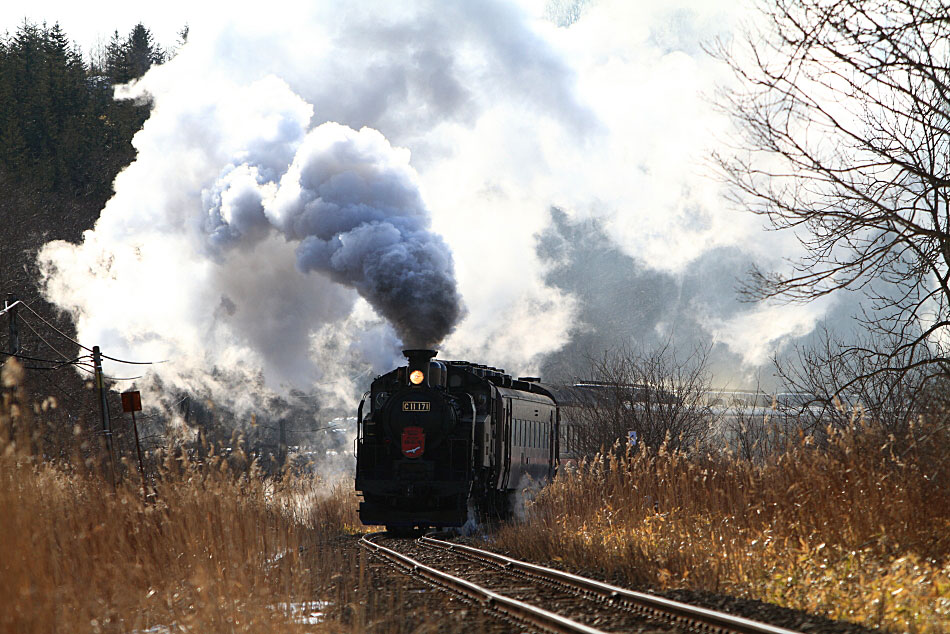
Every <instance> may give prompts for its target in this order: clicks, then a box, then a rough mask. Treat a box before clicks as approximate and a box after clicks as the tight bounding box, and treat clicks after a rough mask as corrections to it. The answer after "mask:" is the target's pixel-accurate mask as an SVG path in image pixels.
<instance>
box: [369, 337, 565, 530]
mask: <svg viewBox="0 0 950 634" xmlns="http://www.w3.org/2000/svg"><path fill="white" fill-rule="evenodd" d="M403 354H404V355H406V358H407V359H408V365H406V366H403V367H400V368H396V369H395V370H393V371H391V372H389V373H387V374H384V375H382V376H379V377H377V378H376V380H374V381H373V383H372V386H371V388H370V390H369V391H368V392H367V393H366V394H365V395H364V396H363V399H362V401H361V402H360V406H359V411H358V420H359V433H358V437H357V441H356V442H357V444H356V490H357V491H359V492H361V493H362V498H363V499H362V502H361V503H360V506H359V515H360V520H361V521H362V522H363V524H367V525H385V526H386V528H387V530H390V531H392V532H411V531H412V530H414V529H421V528H426V527H453V526H462V525H463V524H464V523H465V522H466V521H467V518H468V515H469V510H470V509H471V510H472V511H474V512H475V513H476V514H477V515H478V516H479V517H481V518H492V517H494V518H505V517H507V516H508V515H509V514H510V513H511V503H512V497H513V494H514V492H515V491H517V490H518V489H519V488H521V487H523V486H525V485H526V484H527V483H529V482H531V481H533V482H543V481H545V480H547V479H550V478H551V477H553V476H554V474H555V471H556V470H557V468H558V464H559V462H560V461H561V460H563V459H566V458H567V457H569V455H568V452H567V451H566V449H567V447H566V444H567V443H566V440H567V439H568V437H569V436H570V432H571V430H570V429H569V427H570V426H569V425H568V423H567V422H566V421H562V420H561V419H560V417H561V410H560V408H559V407H558V400H557V389H556V388H554V387H551V386H546V385H542V384H541V383H540V382H539V380H538V379H537V378H533V377H522V378H519V379H513V378H512V377H511V376H509V375H507V374H505V373H504V371H502V370H498V369H496V368H492V367H488V366H484V365H477V364H474V363H469V362H467V361H440V360H436V359H435V356H436V351H434V350H404V351H403Z"/></svg>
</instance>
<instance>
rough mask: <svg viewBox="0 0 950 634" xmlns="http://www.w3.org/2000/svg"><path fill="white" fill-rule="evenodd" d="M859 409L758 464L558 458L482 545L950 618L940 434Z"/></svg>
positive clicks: (694, 584) (907, 624)
mask: <svg viewBox="0 0 950 634" xmlns="http://www.w3.org/2000/svg"><path fill="white" fill-rule="evenodd" d="M912 433H913V435H914V437H915V438H916V441H910V442H902V443H897V442H896V441H895V440H894V439H893V438H891V437H889V436H887V435H886V434H885V433H883V432H882V431H880V430H879V429H877V428H875V427H874V426H866V425H863V424H861V423H860V422H858V423H857V424H856V425H855V427H854V428H853V429H851V430H848V431H844V432H838V433H835V434H834V435H833V436H832V438H831V441H830V442H829V443H828V445H827V446H825V447H822V448H818V447H816V446H815V443H813V442H812V440H811V439H810V438H802V439H801V442H799V443H798V444H797V446H793V447H789V448H788V449H787V450H786V451H785V452H784V453H783V454H781V455H776V456H774V457H772V458H771V459H769V460H767V461H765V462H764V463H762V464H759V465H756V464H751V463H750V462H748V461H744V460H737V459H734V458H730V457H728V456H723V455H717V456H703V457H697V456H694V457H687V456H685V455H682V454H677V453H670V452H667V451H664V450H662V449H661V450H659V451H650V450H647V449H641V450H640V451H638V452H637V453H635V454H633V455H627V456H623V457H619V458H618V457H613V458H602V459H597V460H593V461H590V462H588V463H586V464H583V465H581V466H580V468H579V469H578V470H577V471H576V472H574V473H562V474H561V475H560V476H559V477H558V479H557V480H556V481H555V482H554V483H553V484H552V485H551V486H549V487H547V488H546V489H544V490H543V491H542V492H541V494H540V495H539V496H538V497H537V498H536V499H535V501H534V502H533V503H532V504H531V506H530V507H529V512H528V519H527V520H526V522H525V523H523V524H520V525H512V526H509V527H507V528H506V529H505V530H503V531H502V533H501V535H500V538H499V540H498V542H497V544H498V545H499V546H501V547H503V548H506V549H508V550H510V551H512V552H514V553H518V554H520V555H522V556H526V557H531V558H534V559H536V560H559V561H563V562H564V563H565V564H567V565H569V566H572V567H577V568H582V569H587V570H592V569H593V570H598V571H600V572H601V573H603V574H605V575H606V576H608V577H611V578H613V579H616V580H622V581H624V582H626V583H629V584H632V585H635V586H639V587H652V588H656V589H678V588H688V589H694V590H706V591H712V592H717V593H723V594H730V595H735V596H741V597H748V598H754V599H760V600H763V601H768V602H772V603H777V604H780V605H784V606H788V607H791V608H797V609H802V610H807V611H810V612H813V613H819V614H822V615H827V616H829V617H832V618H835V619H846V620H850V621H855V622H858V623H862V624H865V625H869V626H876V627H884V628H886V629H888V630H892V631H898V632H928V633H929V632H933V633H936V632H948V631H950V491H948V486H950V453H948V449H950V433H948V432H947V429H946V424H945V422H942V427H941V426H940V425H938V426H927V427H926V428H925V427H924V426H923V425H921V426H918V427H917V428H916V429H914V430H913V431H912Z"/></svg>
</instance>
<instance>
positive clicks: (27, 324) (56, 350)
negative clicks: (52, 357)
mask: <svg viewBox="0 0 950 634" xmlns="http://www.w3.org/2000/svg"><path fill="white" fill-rule="evenodd" d="M20 321H21V322H23V325H25V326H26V327H27V328H29V329H30V331H32V333H33V334H34V335H36V336H37V337H39V338H40V341H42V342H43V343H45V344H46V345H47V346H49V347H50V348H51V349H52V350H53V352H55V353H56V354H58V355H59V356H61V357H62V358H63V360H66V359H68V358H69V356H68V355H65V354H63V353H62V351H60V350H58V349H57V348H56V347H55V346H54V345H53V344H51V343H50V342H49V341H47V340H46V339H44V338H43V335H41V334H40V333H38V332H36V328H34V327H33V326H31V325H30V322H28V321H27V320H25V319H23V316H22V315H21V316H20Z"/></svg>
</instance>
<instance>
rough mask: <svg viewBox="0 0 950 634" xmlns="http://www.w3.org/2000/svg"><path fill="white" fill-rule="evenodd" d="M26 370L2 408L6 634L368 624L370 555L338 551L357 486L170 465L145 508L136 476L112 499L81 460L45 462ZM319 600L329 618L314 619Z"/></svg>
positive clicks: (352, 521) (2, 614)
mask: <svg viewBox="0 0 950 634" xmlns="http://www.w3.org/2000/svg"><path fill="white" fill-rule="evenodd" d="M17 374H18V372H16V371H11V368H10V365H9V364H8V365H7V366H5V367H4V371H3V379H4V383H5V386H4V393H3V399H4V400H3V404H2V405H0V631H5V632H136V631H138V632H145V631H148V632H153V633H158V632H179V631H190V632H219V631H220V632H225V631H226V632H234V631H241V632H256V631H260V632H274V631H281V632H295V631H300V632H303V631H308V632H314V631H317V632H319V631H335V632H338V631H361V630H363V629H364V627H365V626H366V624H367V619H369V618H371V616H370V615H366V614H359V613H358V612H359V610H360V609H361V608H360V607H359V606H360V603H361V597H360V596H357V593H358V591H357V590H354V588H356V587H357V586H359V585H360V583H359V579H360V576H361V575H362V574H364V571H363V566H361V565H360V561H359V559H360V557H353V556H352V552H351V553H350V555H349V556H346V555H344V554H343V552H342V551H341V549H340V548H339V545H338V544H332V543H330V540H332V539H333V538H334V537H336V536H338V535H340V534H341V533H343V532H344V531H346V530H351V529H352V528H353V527H354V526H355V525H356V524H357V523H358V521H357V519H356V516H355V504H354V502H353V494H352V492H351V490H350V489H349V487H342V486H341V487H337V488H335V489H331V488H330V487H327V486H326V485H324V484H321V483H320V482H318V481H314V480H313V479H309V478H301V477H287V478H284V479H283V480H281V481H279V482H278V481H274V480H273V479H264V478H262V477H260V475H259V474H258V473H256V472H255V470H254V467H253V466H252V467H251V468H250V469H246V470H244V471H243V472H235V471H234V470H233V469H232V468H230V467H228V466H227V463H226V462H225V461H223V460H221V459H219V458H215V457H213V456H212V457H211V458H209V459H207V460H203V461H202V462H201V463H200V464H199V463H196V462H194V461H189V460H188V459H187V458H186V457H177V458H176V457H173V456H168V457H167V458H166V459H165V460H164V462H163V464H162V466H161V467H160V468H159V470H158V474H157V475H158V477H157V479H156V484H155V500H156V501H155V503H153V504H148V505H145V504H143V499H142V490H141V482H140V481H139V480H137V479H136V478H134V475H135V470H134V469H127V470H126V471H127V473H129V474H130V475H129V477H128V480H127V482H126V483H125V484H122V485H120V486H119V487H118V490H117V491H116V492H115V493H113V492H112V490H111V486H110V485H108V484H106V480H105V479H103V478H101V477H99V476H98V475H96V474H95V473H94V469H93V468H92V466H91V465H90V463H88V462H83V461H82V460H79V459H78V457H77V458H76V459H74V460H73V461H71V462H70V463H69V464H56V465H54V464H49V463H47V462H44V461H42V460H40V459H39V458H38V456H41V455H42V448H41V447H37V446H36V445H37V439H38V438H39V437H40V436H41V434H38V433H37V430H40V429H41V428H42V426H43V425H44V424H46V422H44V412H43V409H41V408H39V407H37V408H36V411H35V412H34V411H33V408H32V407H31V406H29V405H26V406H24V405H23V404H24V403H26V402H27V401H26V398H25V395H24V394H23V393H22V391H20V390H18V389H17V387H16V384H17V378H18V377H17ZM321 601H328V602H329V604H330V606H332V607H331V609H330V610H329V612H330V614H329V616H326V617H324V618H328V619H329V621H330V622H324V623H320V624H313V623H306V620H307V618H306V617H307V616H308V615H309V614H310V613H312V612H324V611H326V610H327V608H326V606H325V605H324V604H323V603H320V602H321ZM363 603H365V601H363ZM344 605H350V606H352V605H355V606H357V607H356V610H355V611H354V610H352V609H349V611H348V612H347V610H344V611H343V612H341V607H343V606H344ZM388 607H389V608H392V607H393V606H388ZM341 614H345V616H344V617H342V621H345V623H343V622H340V621H339V620H337V619H338V618H341V616H340V615H341ZM334 615H335V616H334ZM313 620H315V619H311V621H313ZM334 621H335V622H334Z"/></svg>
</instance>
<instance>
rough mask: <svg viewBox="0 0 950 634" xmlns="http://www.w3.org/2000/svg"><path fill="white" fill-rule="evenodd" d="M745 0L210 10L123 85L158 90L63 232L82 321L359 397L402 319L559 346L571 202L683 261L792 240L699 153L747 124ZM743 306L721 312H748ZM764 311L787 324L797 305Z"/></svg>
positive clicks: (425, 331) (187, 354) (57, 257)
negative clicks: (756, 213)
mask: <svg viewBox="0 0 950 634" xmlns="http://www.w3.org/2000/svg"><path fill="white" fill-rule="evenodd" d="M192 10H193V11H194V12H197V11H199V9H197V8H193V9H192ZM741 11H742V7H735V6H733V5H732V4H729V5H728V6H727V5H723V6H717V5H711V4H708V3H705V2H701V1H699V0H678V1H676V2H673V3H659V2H656V3H639V2H638V3H631V2H627V1H625V0H602V1H597V0H590V1H589V2H585V1H582V0H577V1H574V2H569V1H564V2H527V1H526V2H523V3H517V2H511V1H507V0H506V1H502V0H485V1H483V2H478V3H474V2H461V1H459V2H442V1H436V0H417V1H413V2H405V3H389V2H369V3H364V2H361V3H352V2H343V1H333V0H325V1H322V2H318V3H309V4H306V5H301V4H299V3H286V4H285V3H283V2H281V1H280V0H278V1H275V2H272V3H269V4H268V5H267V10H266V11H265V10H263V9H262V7H261V6H260V5H249V6H243V5H236V6H235V7H233V10H232V11H231V12H230V13H221V12H217V11H214V12H211V11H210V10H209V11H208V13H206V14H203V15H202V14H198V13H192V14H190V15H189V17H188V20H189V23H190V27H191V28H190V33H189V42H188V43H187V44H186V45H185V46H184V47H183V48H182V49H181V51H180V52H179V54H178V55H177V57H175V58H174V59H172V60H171V61H169V62H167V63H166V64H164V65H162V66H159V67H156V68H153V69H152V70H151V71H149V73H148V74H147V75H146V76H145V77H144V78H142V79H141V80H140V81H138V82H136V83H134V84H133V85H130V86H128V87H122V88H120V89H119V90H118V91H117V94H118V95H119V96H120V97H122V98H134V99H138V98H149V99H151V101H152V104H153V110H152V113H151V116H150V118H149V119H148V121H147V122H146V124H145V126H144V128H143V129H142V130H141V131H140V132H139V133H138V134H137V135H136V136H135V139H134V145H135V147H136V149H137V150H138V157H137V159H136V161H135V162H134V163H133V164H132V165H130V166H129V167H128V168H127V169H126V170H124V171H123V172H122V173H121V174H120V175H119V177H118V178H117V179H116V182H115V195H114V197H113V198H112V199H111V200H110V201H109V202H108V204H107V205H106V207H105V208H104V209H103V210H102V214H101V217H100V219H99V221H98V223H97V224H96V227H95V229H94V230H93V231H90V232H87V233H86V235H85V236H84V240H83V242H82V244H79V245H72V244H66V243H61V242H58V243H51V244H49V245H47V246H46V248H45V249H44V250H43V252H42V253H41V256H40V260H41V264H42V265H43V267H44V270H45V271H46V282H47V293H48V296H49V298H50V299H51V300H52V301H54V302H55V303H57V304H58V305H60V306H61V307H63V308H64V309H66V310H68V311H70V312H72V313H73V314H74V315H75V317H76V320H77V324H78V332H79V337H80V339H81V340H83V341H84V342H89V343H95V344H99V345H101V346H102V347H103V349H104V350H106V351H107V352H109V353H110V354H112V355H113V356H119V357H126V358H138V359H142V358H147V359H169V360H170V362H169V363H167V364H163V365H161V366H158V367H157V368H156V370H155V371H156V372H157V373H158V374H159V375H160V376H161V378H162V380H163V382H164V383H165V384H171V385H176V386H179V387H183V388H188V387H190V388H194V387H195V386H201V387H203V388H205V389H208V390H211V391H212V392H214V393H216V394H217V396H218V397H220V398H222V399H224V400H229V401H231V402H232V403H237V404H238V405H250V404H251V403H250V402H251V401H254V400H255V399H256V398H257V396H256V393H254V392H253V391H251V392H247V393H244V392H242V393H241V394H240V395H238V394H236V393H234V392H233V391H229V386H232V385H233V384H234V379H235V378H239V379H240V381H242V382H243V383H242V384H243V385H245V386H255V387H254V389H255V390H261V391H270V392H281V391H286V390H287V389H289V388H292V387H296V388H299V389H303V390H305V391H316V392H318V393H320V394H322V395H323V396H324V397H326V398H327V399H328V401H329V402H335V403H339V404H345V405H350V404H351V403H352V399H353V397H354V395H356V394H358V389H359V387H358V386H364V387H365V384H366V383H367V382H368V379H369V378H371V375H372V373H373V372H381V371H385V370H387V369H389V368H391V367H392V365H393V364H394V363H396V362H397V361H398V359H399V358H400V355H399V352H398V351H399V349H400V346H401V344H406V345H409V346H434V345H437V344H440V343H441V346H442V356H443V357H448V358H465V357H468V358H472V359H473V360H475V361H478V362H487V363H491V364H493V365H498V366H501V365H505V366H507V367H508V368H509V370H511V371H513V372H520V373H530V372H533V371H536V369H537V367H538V366H539V364H540V362H541V361H542V360H543V359H544V358H545V355H548V354H550V353H552V352H554V351H557V350H558V349H560V348H561V347H562V346H563V345H564V344H565V343H566V342H567V341H568V340H569V339H570V337H571V335H572V333H573V332H574V331H575V330H576V329H578V328H581V329H582V328H584V324H580V323H578V322H577V321H576V318H577V315H578V312H579V304H578V301H579V300H578V299H577V298H576V297H574V296H572V295H571V294H570V293H566V292H565V291H563V290H559V289H558V288H556V287H554V286H551V285H549V284H548V283H546V281H545V273H546V270H547V268H548V267H549V263H550V259H551V257H553V256H552V255H551V254H545V253H541V254H539V253H538V252H537V246H538V242H537V238H538V236H539V235H540V234H541V233H542V232H543V231H544V230H545V228H546V227H548V226H549V225H550V223H551V211H550V210H551V209H552V208H553V207H557V208H559V209H562V210H564V211H565V213H568V214H570V216H571V217H572V218H575V219H583V218H597V219H598V222H600V223H602V225H603V226H604V227H605V230H606V233H607V235H609V239H610V240H611V241H612V242H613V243H614V245H617V246H619V248H621V249H622V250H623V252H624V253H627V254H629V255H630V256H632V257H635V258H637V260H638V261H640V262H643V263H645V265H646V266H649V267H652V268H655V269H658V270H662V271H665V272H668V273H670V274H672V275H677V274H679V273H680V272H682V271H684V270H685V269H687V268H688V267H689V266H690V265H691V263H693V262H695V261H696V259H697V258H698V257H700V256H701V255H702V254H704V253H707V252H709V250H710V249H714V248H719V247H734V246H738V247H740V248H742V249H743V250H744V251H747V252H748V253H750V254H751V256H752V257H755V258H763V259H764V258H771V257H773V254H774V253H777V252H783V250H784V247H783V249H778V250H777V249H776V248H775V243H774V242H773V241H771V238H769V239H766V238H763V237H762V233H761V231H760V229H759V228H758V226H757V220H754V219H751V218H747V217H746V216H743V215H740V214H738V213H735V212H733V211H730V210H728V209H725V208H724V207H723V204H722V202H721V199H720V197H719V193H720V192H719V191H718V186H717V185H716V182H715V181H714V180H713V179H712V178H710V177H709V176H708V175H707V174H706V173H705V172H704V168H703V166H702V159H703V157H704V156H705V155H706V153H707V151H708V149H709V145H710V144H711V143H714V142H716V138H717V135H719V136H722V135H725V134H727V127H726V125H725V122H724V121H723V119H722V118H721V117H720V115H718V114H716V113H714V112H713V111H712V109H711V108H710V107H709V105H708V103H707V101H706V99H705V94H706V93H708V92H710V91H711V90H712V88H713V86H714V84H715V82H716V81H717V80H719V79H722V78H723V77H724V74H723V73H724V69H722V68H720V67H719V66H718V64H716V63H715V62H713V61H712V60H711V59H709V58H708V57H707V56H706V55H705V53H703V51H702V50H701V48H700V46H699V42H700V40H702V39H703V38H709V37H712V36H714V35H717V34H727V33H728V32H729V30H730V29H731V28H733V25H734V23H735V19H736V16H737V15H739V14H740V13H741ZM722 283H723V285H724V292H731V287H732V285H733V280H723V282H722ZM819 313H820V310H819V309H816V315H814V316H817V314H819ZM814 316H813V317H814ZM732 317H733V315H731V314H725V315H724V314H711V315H710V320H711V321H710V323H713V324H714V325H715V327H716V329H717V330H716V332H721V333H731V332H733V330H734V329H731V327H730V326H729V323H730V322H729V320H730V319H732ZM807 322H808V319H807V317H806V318H803V319H802V320H799V321H797V322H796V324H795V325H794V328H795V332H796V333H797V332H800V331H801V330H802V328H803V326H802V323H806V324H807ZM746 323H750V324H752V326H753V327H755V328H759V329H761V330H762V331H763V332H762V333H761V335H762V336H760V337H757V338H755V341H756V342H761V341H779V339H780V338H779V339H776V337H775V336H773V335H774V333H771V332H770V328H772V327H773V326H774V325H775V324H773V323H768V322H767V321H763V320H750V321H748V322H746ZM723 338H724V340H727V341H728V342H729V344H730V345H731V346H734V347H735V349H736V350H737V351H739V352H740V353H743V352H744V351H743V346H744V345H745V344H744V342H743V340H742V339H741V338H739V337H733V336H731V335H724V337H723ZM757 345H758V344H757ZM756 355H758V351H756V352H755V354H752V353H750V354H748V355H747V358H750V359H752V358H758V357H757V356H756ZM107 370H110V371H118V369H117V368H115V367H113V368H107ZM248 389H250V388H248ZM241 399H244V401H246V402H241Z"/></svg>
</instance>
